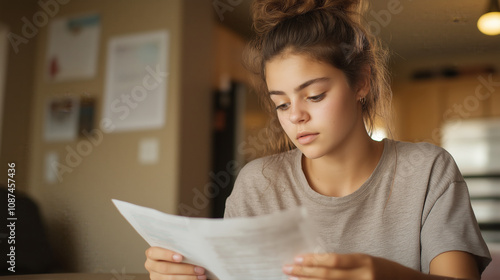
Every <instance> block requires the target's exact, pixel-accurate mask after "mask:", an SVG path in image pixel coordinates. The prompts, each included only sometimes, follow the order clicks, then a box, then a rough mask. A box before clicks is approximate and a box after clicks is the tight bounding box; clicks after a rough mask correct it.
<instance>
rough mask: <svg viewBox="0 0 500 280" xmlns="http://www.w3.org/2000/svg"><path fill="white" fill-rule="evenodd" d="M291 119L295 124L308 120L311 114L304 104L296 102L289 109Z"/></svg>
mask: <svg viewBox="0 0 500 280" xmlns="http://www.w3.org/2000/svg"><path fill="white" fill-rule="evenodd" d="M289 113H290V115H289V119H290V122H291V123H293V124H298V123H301V122H306V121H307V120H308V119H309V114H308V113H307V110H306V108H305V107H304V105H302V104H298V103H295V104H293V105H292V106H291V108H290V110H289Z"/></svg>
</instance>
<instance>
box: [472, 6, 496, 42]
mask: <svg viewBox="0 0 500 280" xmlns="http://www.w3.org/2000/svg"><path fill="white" fill-rule="evenodd" d="M477 28H479V31H481V32H483V33H484V34H486V35H490V36H494V35H498V34H500V8H499V6H498V0H490V4H489V6H488V9H487V10H486V13H485V14H484V15H482V16H481V17H480V18H479V20H478V21H477Z"/></svg>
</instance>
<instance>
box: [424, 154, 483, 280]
mask: <svg viewBox="0 0 500 280" xmlns="http://www.w3.org/2000/svg"><path fill="white" fill-rule="evenodd" d="M446 156H448V157H449V158H445V160H444V161H443V162H442V164H443V165H444V166H445V167H441V168H442V169H443V171H442V172H443V173H441V172H438V174H437V175H438V178H440V179H442V180H443V181H448V180H447V179H448V178H453V177H455V178H457V179H458V180H456V181H452V182H451V183H448V184H443V185H440V184H439V183H436V182H434V184H435V185H436V186H435V187H432V188H429V191H428V195H427V200H426V205H425V206H424V212H423V217H422V218H423V219H422V229H421V250H422V251H421V254H422V255H421V260H422V263H421V265H422V271H423V272H429V265H430V262H431V261H432V259H434V258H435V257H436V256H438V255H439V254H441V253H444V252H448V251H464V252H468V253H471V254H473V255H474V256H475V258H476V260H477V263H478V268H479V271H480V272H481V273H482V272H483V271H484V269H485V268H486V266H487V265H488V263H489V262H490V261H491V256H490V253H489V251H488V247H487V246H486V243H485V242H484V240H483V238H482V235H481V232H480V230H479V226H478V224H477V220H476V217H475V216H474V212H473V210H472V207H471V204H470V197H469V192H468V189H467V185H466V183H465V182H464V181H463V179H462V180H460V178H461V175H460V171H459V170H458V167H456V164H455V162H454V161H453V159H452V158H451V156H449V155H445V157H446ZM438 165H439V164H438ZM445 173H448V174H445ZM450 173H451V175H450ZM455 175H458V176H455ZM434 179H436V177H434ZM448 182H449V181H448ZM430 184H431V185H432V184H433V182H432V178H431V180H430Z"/></svg>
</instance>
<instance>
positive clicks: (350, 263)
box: [295, 253, 370, 269]
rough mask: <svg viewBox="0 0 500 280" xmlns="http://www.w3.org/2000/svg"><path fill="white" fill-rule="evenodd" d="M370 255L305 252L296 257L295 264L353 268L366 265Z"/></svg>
mask: <svg viewBox="0 0 500 280" xmlns="http://www.w3.org/2000/svg"><path fill="white" fill-rule="evenodd" d="M369 261H370V257H369V256H368V255H365V254H332V253H330V254H304V255H300V256H297V257H296V258H295V264H299V265H302V266H321V267H329V268H341V269H352V268H357V267H361V266H365V265H367V264H368V263H369Z"/></svg>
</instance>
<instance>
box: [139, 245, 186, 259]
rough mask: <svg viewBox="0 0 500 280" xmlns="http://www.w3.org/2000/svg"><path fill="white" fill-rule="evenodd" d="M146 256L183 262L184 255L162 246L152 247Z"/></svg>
mask: <svg viewBox="0 0 500 280" xmlns="http://www.w3.org/2000/svg"><path fill="white" fill-rule="evenodd" d="M146 257H148V259H152V260H160V261H171V262H182V260H183V259H184V257H183V256H182V255H181V254H178V253H176V252H174V251H170V250H167V249H163V248H160V247H150V248H148V249H147V250H146Z"/></svg>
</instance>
